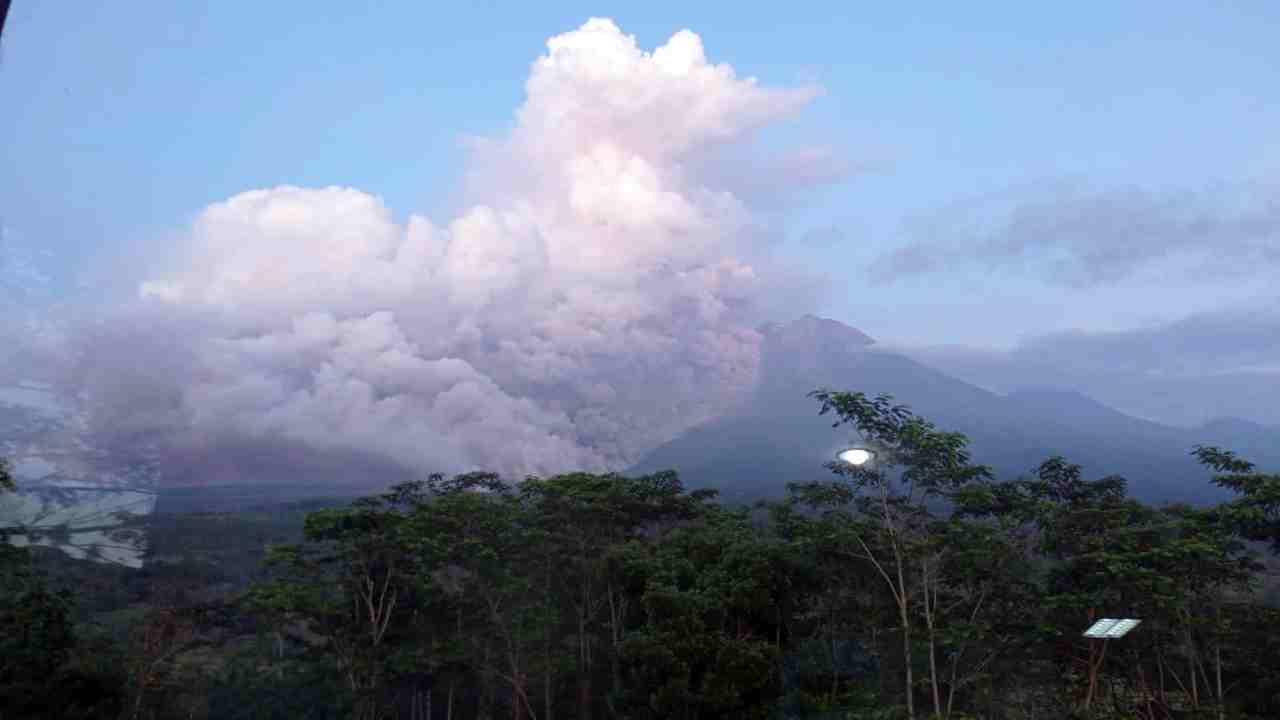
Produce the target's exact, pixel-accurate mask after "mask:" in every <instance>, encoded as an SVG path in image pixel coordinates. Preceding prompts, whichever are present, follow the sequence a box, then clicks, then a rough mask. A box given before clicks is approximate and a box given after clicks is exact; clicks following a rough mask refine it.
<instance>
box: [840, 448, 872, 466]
mask: <svg viewBox="0 0 1280 720" xmlns="http://www.w3.org/2000/svg"><path fill="white" fill-rule="evenodd" d="M836 457H837V458H838V459H839V460H840V462H843V463H848V464H850V465H852V466H854V467H862V466H863V465H866V464H868V463H870V462H872V461H873V460H875V459H876V454H875V453H874V452H872V451H870V450H868V449H866V448H860V447H852V448H849V449H847V450H841V451H840V452H839V453H838V454H837V455H836Z"/></svg>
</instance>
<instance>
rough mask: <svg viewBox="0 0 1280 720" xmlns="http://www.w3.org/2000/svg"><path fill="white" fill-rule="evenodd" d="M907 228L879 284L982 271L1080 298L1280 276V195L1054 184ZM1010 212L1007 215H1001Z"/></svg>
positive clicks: (876, 264) (1242, 187)
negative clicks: (1134, 284)
mask: <svg viewBox="0 0 1280 720" xmlns="http://www.w3.org/2000/svg"><path fill="white" fill-rule="evenodd" d="M1001 200H1002V199H1000V198H990V197H988V198H984V199H981V200H980V201H976V202H974V203H973V204H972V205H965V204H959V205H956V206H953V207H950V208H947V209H945V210H940V211H937V212H934V213H928V214H924V215H920V216H917V217H915V218H913V219H912V220H911V221H910V222H908V223H905V225H904V228H903V233H902V236H903V242H902V243H901V244H900V245H898V246H897V247H895V248H893V249H892V250H889V251H887V252H885V253H883V254H882V255H881V256H880V257H878V258H877V259H876V260H874V261H873V262H872V263H871V265H870V266H869V267H868V268H867V272H868V275H869V277H870V278H871V279H872V280H873V281H876V282H879V283H882V284H883V283H887V282H892V281H894V280H896V279H900V278H904V277H908V276H914V275H922V274H929V273H947V272H972V271H973V270H974V269H975V268H980V269H986V270H992V271H1009V272H1011V273H1012V274H1019V275H1025V274H1026V273H1033V274H1035V275H1037V276H1039V277H1041V278H1042V279H1043V280H1044V281H1045V282H1047V283H1049V284H1053V285H1060V286H1065V287H1069V288H1076V289H1088V288H1094V287H1101V286H1111V285H1118V284H1122V283H1125V282H1130V281H1135V280H1144V279H1145V280H1151V279H1155V280H1157V281H1165V282H1177V283H1186V284H1192V285H1195V284H1199V283H1202V282H1212V281H1222V280H1223V279H1226V278H1242V277H1247V278H1257V277H1261V276H1265V275H1267V274H1272V273H1276V272H1277V271H1280V187H1277V186H1274V185H1266V184H1260V183H1251V184H1236V185H1232V186H1225V187H1214V188H1207V189H1200V190H1183V191H1169V190H1148V189H1143V188H1139V187H1094V186H1089V185H1085V184H1083V183H1078V182H1064V181H1056V182H1045V183H1040V184H1037V185H1035V186H1033V187H1024V188H1020V189H1019V190H1018V191H1017V192H1016V193H1011V194H1010V196H1009V197H1008V198H1004V199H1003V200H1004V202H1001ZM1001 205H1003V207H1001Z"/></svg>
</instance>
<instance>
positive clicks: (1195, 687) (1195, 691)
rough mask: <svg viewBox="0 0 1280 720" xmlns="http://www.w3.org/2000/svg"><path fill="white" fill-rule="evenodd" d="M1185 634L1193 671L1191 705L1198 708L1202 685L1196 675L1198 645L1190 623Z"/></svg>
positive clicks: (1190, 667)
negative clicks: (1193, 638) (1193, 637)
mask: <svg viewBox="0 0 1280 720" xmlns="http://www.w3.org/2000/svg"><path fill="white" fill-rule="evenodd" d="M1187 622H1188V623H1189V622H1190V616H1188V618H1187ZM1185 634H1186V636H1187V669H1189V670H1190V671H1191V707H1193V708H1198V707H1200V685H1199V679H1198V678H1197V677H1196V646H1195V641H1194V640H1192V638H1191V626H1190V625H1188V626H1187V629H1186V632H1185Z"/></svg>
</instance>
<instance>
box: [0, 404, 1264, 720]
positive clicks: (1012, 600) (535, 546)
mask: <svg viewBox="0 0 1280 720" xmlns="http://www.w3.org/2000/svg"><path fill="white" fill-rule="evenodd" d="M814 398H815V399H816V400H817V401H818V402H819V403H820V408H819V410H820V411H821V412H824V413H830V414H831V415H832V417H833V418H834V419H835V422H836V424H837V425H846V424H847V425H848V426H850V428H851V429H853V430H856V432H857V434H858V435H859V436H860V438H861V441H862V442H863V443H865V444H866V445H867V446H869V447H871V448H873V449H874V451H875V453H876V455H875V462H873V463H869V464H867V465H863V466H856V467H855V466H851V465H846V464H841V463H838V462H833V463H832V464H831V465H830V469H831V470H832V480H831V481H829V482H822V483H806V484H792V485H790V486H789V487H788V488H787V490H788V491H787V494H786V495H785V496H784V497H782V498H780V499H775V500H768V501H760V502H758V503H757V504H755V505H754V506H750V507H731V506H728V505H725V504H722V503H720V502H718V501H717V495H716V493H715V492H714V491H712V490H698V491H691V490H690V489H688V488H686V487H685V486H684V485H683V484H682V483H681V481H680V479H679V477H678V476H677V475H676V474H675V473H674V472H662V473H657V474H653V475H647V476H642V477H626V476H622V475H616V474H592V473H568V474H564V475H557V476H554V477H530V478H525V479H523V480H519V481H510V480H507V479H504V478H500V477H498V476H496V475H493V474H489V473H470V474H464V475H460V476H456V477H444V476H441V475H435V476H431V477H429V478H426V479H423V480H420V481H415V482H411V483H406V484H402V485H398V486H395V487H393V488H390V489H389V490H387V491H386V492H383V493H381V494H378V495H374V496H371V497H367V498H364V499H361V500H358V501H356V502H353V503H349V504H343V505H337V506H333V507H327V508H323V509H316V510H313V511H311V512H309V513H307V515H306V518H305V523H304V524H303V526H302V528H301V534H300V537H298V538H297V540H298V541H297V542H288V543H282V544H273V545H272V546H271V547H270V548H269V550H268V552H267V553H266V557H267V562H266V564H265V565H264V566H263V569H262V571H261V572H260V573H257V574H256V575H255V579H254V581H253V583H252V584H251V585H249V586H247V587H246V588H245V590H244V591H243V592H237V593H233V594H232V595H231V596H226V597H222V598H221V599H219V600H216V601H206V600H200V599H199V598H200V597H203V596H202V595H201V594H200V593H199V592H197V591H196V590H198V588H197V589H193V590H190V591H184V592H180V593H169V594H165V595H163V596H160V595H155V594H153V597H163V598H166V599H165V600H163V601H154V600H153V601H152V602H151V603H150V604H149V605H148V606H147V607H146V612H145V613H144V614H142V615H140V616H139V618H138V619H137V620H136V621H135V622H134V624H133V625H131V626H130V627H132V631H131V634H130V635H128V637H126V638H124V639H122V640H120V641H119V642H117V643H116V644H115V645H109V646H103V645H101V641H96V640H95V641H91V639H90V638H89V637H88V636H87V635H85V636H82V635H83V631H82V629H80V626H78V625H76V623H75V621H74V620H75V617H76V614H77V612H79V611H78V610H77V607H80V605H83V604H84V603H85V600H84V598H83V597H81V598H80V599H79V600H77V599H76V598H74V597H73V596H72V595H71V594H70V593H68V592H65V591H63V590H61V589H56V588H54V587H53V585H51V584H50V583H49V582H48V581H47V579H46V578H44V577H43V575H42V574H41V571H40V568H39V567H38V565H39V564H38V563H36V562H35V561H34V556H33V555H32V554H31V553H29V552H28V551H26V550H25V549H18V548H10V547H8V546H7V545H5V546H0V551H2V552H3V555H0V563H2V567H0V691H3V697H4V698H5V702H6V704H5V706H4V707H3V709H0V718H4V719H6V720H7V719H8V718H14V717H52V716H58V717H74V716H80V717H112V718H115V717H136V718H144V717H145V718H167V717H175V718H176V717H211V718H212V717H228V718H285V717H288V718H298V717H309V718H336V717H359V718H368V719H370V720H372V719H375V718H409V719H411V720H439V719H442V718H447V719H448V720H496V718H506V717H509V718H513V719H515V720H555V719H556V718H587V719H591V718H610V719H628V720H657V719H658V718H673V719H681V720H694V719H701V718H723V719H725V720H728V719H729V718H759V719H760V720H766V719H775V718H776V719H779V720H781V719H783V718H804V717H812V718H926V717H927V718H937V719H939V720H940V719H942V718H947V719H954V720H959V719H961V718H979V717H981V718H992V719H993V720H994V719H996V718H1001V719H1005V718H1007V719H1010V720H1012V719H1014V718H1044V717H1068V716H1071V717H1091V718H1134V717H1138V718H1151V719H1153V720H1154V719H1156V718H1191V717H1206V718H1210V717H1212V718H1228V717H1231V718H1273V717H1280V660H1277V658H1278V657H1280V654H1278V653H1280V633H1277V632H1276V630H1275V628H1276V627H1280V609H1278V608H1277V607H1276V603H1275V602H1274V598H1271V599H1270V600H1269V599H1268V596H1267V595H1266V594H1265V592H1264V591H1265V588H1264V587H1263V585H1262V583H1263V581H1264V580H1265V579H1266V578H1267V577H1268V575H1267V572H1266V570H1267V567H1268V565H1267V563H1268V562H1272V563H1274V557H1273V556H1274V555H1275V554H1276V553H1280V529H1278V528H1280V526H1278V525H1277V518H1278V512H1280V477H1278V476H1276V475H1266V474H1262V473H1260V472H1258V471H1257V470H1256V469H1255V468H1254V467H1253V466H1252V465H1251V464H1249V463H1248V462H1247V461H1244V460H1241V459H1239V458H1237V457H1236V456H1235V455H1234V454H1232V453H1231V452H1229V451H1225V450H1220V449H1217V448H1207V447H1201V448H1196V449H1195V450H1194V451H1193V452H1194V457H1195V458H1196V459H1197V460H1199V461H1200V462H1201V463H1202V464H1203V465H1204V466H1205V467H1206V468H1207V470H1209V471H1211V472H1212V473H1216V475H1215V477H1214V478H1213V482H1216V483H1218V484H1220V485H1222V486H1223V487H1227V488H1230V489H1231V490H1233V491H1235V492H1236V494H1237V496H1236V498H1235V499H1233V500H1231V501H1229V502H1226V503H1223V504H1221V505H1218V506H1214V507H1199V508H1193V507H1187V506H1169V507H1162V508H1153V507H1148V506H1145V505H1143V504H1141V503H1139V502H1137V501H1135V500H1133V499H1131V498H1129V497H1128V495H1127V483H1126V480H1125V479H1124V478H1120V477H1114V476H1108V477H1103V478H1101V479H1097V480H1088V479H1086V478H1085V477H1084V472H1083V469H1082V468H1080V467H1079V466H1077V465H1074V464H1072V463H1071V462H1069V461H1068V460H1067V459H1066V458H1062V457H1051V458H1048V459H1046V460H1045V461H1044V462H1043V463H1042V464H1040V466H1039V467H1037V468H1035V469H1034V471H1033V472H1032V473H1031V474H1030V475H1028V476H1026V477H1018V478H1011V479H997V478H994V477H993V476H992V473H991V472H990V470H989V469H988V468H986V467H984V466H982V465H977V464H974V463H973V462H972V461H971V458H970V456H969V453H968V451H967V449H966V445H967V443H966V440H965V438H964V436H962V435H960V434H957V433H950V432H945V431H942V430H939V429H937V428H936V427H934V426H933V425H932V424H931V423H929V422H928V421H927V420H925V419H923V418H920V417H917V416H915V415H913V414H912V413H911V411H910V410H909V409H908V408H906V407H903V406H900V405H895V404H893V402H892V398H890V397H888V396H879V397H875V398H868V397H867V396H865V395H862V394H860V393H843V392H833V391H825V390H824V391H819V392H817V393H814ZM784 481H785V479H780V485H784V484H785V482H784ZM0 485H4V486H10V485H11V483H10V482H9V478H8V475H7V473H5V472H4V471H3V469H2V468H0ZM1264 550H1269V551H1270V553H1266V552H1262V551H1264ZM120 572H125V571H123V570H121V571H120ZM159 577H160V576H159V575H156V576H154V579H153V582H159ZM166 577H170V582H174V581H176V580H175V579H174V577H175V576H166ZM77 603H79V604H77ZM1103 617H1133V618H1140V619H1141V620H1142V623H1141V624H1140V625H1139V626H1138V628H1137V629H1136V630H1134V631H1133V632H1131V633H1130V634H1129V635H1127V636H1125V637H1123V638H1121V639H1117V640H1095V639H1090V638H1086V637H1083V636H1082V632H1083V630H1084V629H1085V628H1086V627H1087V626H1088V625H1089V624H1090V623H1092V622H1093V621H1095V620H1097V619H1099V618H1103ZM218 638H222V639H218ZM92 642H98V643H99V644H98V645H92ZM111 648H114V649H111ZM113 652H115V653H119V654H120V657H121V660H120V662H118V663H115V667H114V669H112V668H103V667H89V666H87V665H86V662H85V661H84V658H85V657H88V656H90V655H94V656H103V657H114V656H113V655H111V653H113ZM192 668H195V669H192ZM183 673H187V674H185V675H184V674H183ZM183 678H187V680H184V679H183ZM192 678H203V679H201V680H199V681H197V680H194V679H192ZM51 683H56V684H60V685H59V687H75V688H79V690H78V692H79V693H80V695H78V696H76V697H77V698H78V699H75V700H74V701H72V700H69V699H67V698H68V697H70V695H71V694H68V693H59V692H58V691H57V690H56V689H55V687H54V685H53V684H51ZM86 696H96V697H97V700H96V701H94V700H92V699H90V700H85V699H84V698H85V697H86ZM51 698H58V701H59V702H64V706H59V707H62V708H63V709H62V710H58V711H56V713H55V714H54V715H49V714H48V713H49V712H50V711H49V707H53V706H52V705H49V702H50V699H51ZM95 702H96V704H95ZM42 703H43V704H42ZM66 703H69V704H66ZM42 713H44V714H43V715H42Z"/></svg>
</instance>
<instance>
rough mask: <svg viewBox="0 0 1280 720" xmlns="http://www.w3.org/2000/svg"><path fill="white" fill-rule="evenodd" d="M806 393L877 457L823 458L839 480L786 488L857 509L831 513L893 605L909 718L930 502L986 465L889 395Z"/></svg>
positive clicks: (933, 561)
mask: <svg viewBox="0 0 1280 720" xmlns="http://www.w3.org/2000/svg"><path fill="white" fill-rule="evenodd" d="M811 397H813V398H815V399H816V400H818V401H819V402H820V403H821V410H820V411H819V412H820V414H823V415H825V414H828V413H833V414H835V415H836V416H837V420H836V421H835V422H834V423H833V427H839V426H841V425H844V424H851V425H853V426H855V428H856V429H857V432H858V434H859V435H860V436H861V437H862V438H863V440H864V441H865V442H867V443H868V444H871V445H872V446H873V448H874V450H875V451H876V457H875V460H874V462H872V463H868V464H864V465H860V466H854V465H850V464H847V463H839V462H832V463H829V464H828V467H829V468H830V469H831V470H832V471H833V472H835V473H836V474H837V475H839V476H841V478H842V479H843V482H838V483H835V484H834V485H830V484H828V485H827V486H825V487H824V486H823V485H822V484H812V483H811V484H808V485H797V486H793V487H792V492H793V493H796V494H797V496H798V497H800V498H802V499H803V500H804V501H805V502H808V503H809V504H811V505H814V506H817V507H822V506H825V507H828V508H838V507H840V506H842V505H847V504H849V503H850V501H851V502H852V505H853V507H854V509H855V510H856V513H857V514H856V516H838V515H837V516H834V517H845V518H847V522H844V523H843V524H842V525H843V527H842V530H841V532H842V533H843V535H844V540H845V544H846V546H847V547H848V550H847V552H848V554H849V557H850V558H851V559H856V560H861V561H865V562H868V563H870V564H871V566H872V567H874V568H875V570H876V573H877V574H878V575H879V576H880V577H881V579H882V580H883V581H884V586H885V588H886V589H887V590H888V591H889V593H890V595H891V596H892V598H893V602H894V605H895V606H896V608H897V611H898V622H899V631H900V632H901V635H902V654H903V675H904V681H905V683H904V684H905V689H904V693H905V698H906V705H907V716H908V717H909V718H911V719H912V720H914V718H915V668H914V653H913V637H912V632H913V626H914V621H915V619H916V616H917V604H919V603H921V602H924V603H928V602H929V596H928V595H927V594H925V593H926V590H925V589H923V588H922V582H924V581H925V580H926V579H927V578H928V576H929V575H930V573H933V572H935V571H936V568H937V563H938V562H939V559H938V557H937V556H936V553H935V552H933V550H934V548H933V546H932V545H931V543H930V536H929V532H930V523H931V520H932V519H933V516H934V510H933V508H935V507H938V506H939V505H941V504H942V503H943V502H944V501H945V500H946V499H947V497H948V496H949V495H950V494H951V493H953V492H955V491H956V490H958V489H959V488H961V487H963V486H964V485H966V484H968V483H970V482H973V481H978V480H984V479H986V480H989V479H991V471H990V468H988V467H986V466H984V465H975V464H972V463H971V462H970V455H969V452H968V450H967V444H968V441H967V439H966V438H965V436H964V435H963V434H961V433H954V432H942V431H940V430H938V429H937V428H936V427H934V425H933V423H930V422H929V421H927V420H925V419H924V418H921V417H917V416H915V415H913V414H912V413H911V411H910V409H909V408H907V407H906V406H904V405H895V404H893V402H892V400H893V398H892V397H891V396H889V395H879V396H877V397H876V398H875V399H868V398H867V397H866V396H865V395H864V394H862V393H856V392H834V391H830V390H818V391H815V392H813V393H811ZM894 470H897V472H891V471H894ZM928 661H929V666H930V669H931V672H930V677H933V678H936V677H937V672H936V658H935V657H933V655H932V654H930V655H929V657H928ZM931 689H932V690H933V692H932V698H933V705H934V712H935V714H939V713H940V712H941V707H942V706H941V698H940V696H939V694H938V692H937V690H938V689H937V686H936V684H935V685H934V686H933V687H932V688H931Z"/></svg>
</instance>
